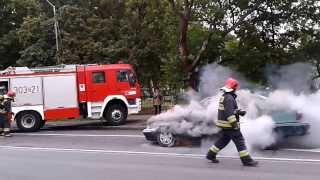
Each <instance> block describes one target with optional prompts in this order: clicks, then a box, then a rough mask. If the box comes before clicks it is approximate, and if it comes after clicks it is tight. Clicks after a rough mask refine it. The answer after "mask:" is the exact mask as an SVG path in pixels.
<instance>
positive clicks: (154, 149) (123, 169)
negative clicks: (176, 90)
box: [0, 127, 320, 180]
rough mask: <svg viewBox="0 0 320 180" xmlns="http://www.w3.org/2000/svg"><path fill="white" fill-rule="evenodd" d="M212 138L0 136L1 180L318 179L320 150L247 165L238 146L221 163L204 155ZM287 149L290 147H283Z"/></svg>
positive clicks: (275, 154) (93, 131)
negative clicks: (183, 142)
mask: <svg viewBox="0 0 320 180" xmlns="http://www.w3.org/2000/svg"><path fill="white" fill-rule="evenodd" d="M209 146H210V142H205V143H203V145H202V146H200V147H175V148H162V147H159V146H157V145H154V144H150V143H149V142H148V141H146V140H145V139H144V137H143V135H142V134H141V131H139V130H116V129H101V128H94V127H91V128H85V127H83V129H81V128H77V129H67V128H64V129H61V130H59V129H53V130H51V129H50V128H49V129H46V130H42V131H40V132H36V133H14V136H13V137H11V138H4V137H1V138H0V154H1V155H0V179H1V180H2V179H3V180H21V179H23V180H29V179H30V180H46V179H48V180H51V179H52V180H57V179H76V180H88V179H90V180H106V179H110V180H128V179H130V180H144V179H153V180H157V179H174V180H179V179H183V180H195V179H199V180H200V179H201V180H205V179H210V180H212V179H219V180H223V179H228V180H232V179H237V180H241V179H243V180H251V179H259V180H264V179H266V180H270V179H290V180H295V179H297V180H301V179H303V180H309V179H310V180H315V179H318V178H319V176H320V150H319V151H318V150H317V149H314V150H305V149H281V150H278V151H258V150H251V151H252V152H253V153H252V154H253V156H254V157H255V158H256V159H258V161H259V163H260V164H259V166H258V167H243V166H242V165H241V163H240V160H239V159H238V157H237V152H236V150H235V148H234V146H232V145H231V146H228V147H227V148H226V149H225V150H224V151H222V152H221V154H220V157H219V159H220V163H219V164H213V163H210V162H208V161H206V160H205V158H204V154H205V153H206V151H207V148H208V147H209ZM284 148H285V147H284Z"/></svg>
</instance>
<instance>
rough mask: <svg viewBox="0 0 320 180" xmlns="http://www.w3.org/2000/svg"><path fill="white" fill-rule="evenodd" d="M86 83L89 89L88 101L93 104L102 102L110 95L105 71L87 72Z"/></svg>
mask: <svg viewBox="0 0 320 180" xmlns="http://www.w3.org/2000/svg"><path fill="white" fill-rule="evenodd" d="M86 82H87V87H88V90H87V92H88V94H87V97H88V100H89V101H91V102H101V101H104V99H105V98H106V97H107V96H108V94H109V88H108V83H111V82H109V81H108V80H107V73H106V72H105V71H93V72H87V76H86Z"/></svg>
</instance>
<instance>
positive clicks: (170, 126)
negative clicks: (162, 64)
mask: <svg viewBox="0 0 320 180" xmlns="http://www.w3.org/2000/svg"><path fill="white" fill-rule="evenodd" d="M245 93H247V95H248V92H245ZM249 94H250V96H246V97H248V99H247V100H243V102H245V104H242V105H241V104H240V107H241V106H242V107H245V109H247V108H249V109H252V107H254V110H250V111H249V113H248V116H252V114H253V113H252V112H254V114H255V115H254V116H253V117H251V119H258V118H259V117H262V116H268V117H270V118H269V119H270V121H271V119H272V125H271V126H268V128H267V129H266V128H264V129H262V130H266V134H270V135H271V134H272V136H274V135H275V136H276V137H275V138H276V140H275V141H269V144H265V145H263V146H262V147H263V148H266V147H268V146H271V145H274V144H276V143H277V142H280V141H282V140H283V139H284V138H286V137H290V136H303V135H305V134H307V133H308V130H309V127H310V125H309V124H308V123H305V122H303V115H302V114H301V113H298V112H295V111H290V110H282V109H277V108H274V107H273V108H267V107H266V106H268V104H267V97H266V96H264V95H261V94H252V93H249ZM218 97H219V96H214V97H210V98H206V99H204V100H202V101H200V102H199V103H197V102H196V101H191V103H190V104H189V105H188V106H176V107H174V108H173V109H172V110H171V111H169V112H166V113H164V114H160V115H158V116H153V117H151V118H150V119H149V120H148V125H147V128H146V129H144V130H143V134H144V136H145V138H146V139H147V140H149V141H152V142H154V143H157V144H159V145H160V146H163V147H172V146H175V145H176V144H177V142H181V141H185V140H191V142H200V140H201V139H203V138H214V137H215V136H216V134H217V132H219V129H218V128H217V127H216V126H215V123H214V119H212V118H211V117H216V114H215V113H216V112H215V111H212V109H217V107H216V105H217V104H218V103H216V102H218V101H217V100H218V99H217V98H218ZM253 99H254V101H253ZM269 107H272V106H269ZM208 110H210V111H208ZM250 113H251V115H250ZM240 123H241V124H245V123H246V122H240ZM269 124H270V123H269ZM241 126H242V125H241ZM258 131H260V130H259V129H258Z"/></svg>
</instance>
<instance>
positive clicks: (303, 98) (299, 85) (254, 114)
mask: <svg viewBox="0 0 320 180" xmlns="http://www.w3.org/2000/svg"><path fill="white" fill-rule="evenodd" d="M269 72H271V73H272V74H268V76H269V77H270V78H269V83H270V84H271V85H272V87H273V88H274V87H277V88H279V89H278V90H273V92H270V93H264V91H262V92H259V91H255V92H251V90H246V89H242V90H239V91H238V92H237V95H238V98H237V101H238V105H239V108H241V109H244V110H246V111H247V114H246V116H245V117H243V118H241V120H240V123H241V131H242V133H243V135H244V137H245V139H246V143H247V145H248V146H249V148H250V147H259V148H264V147H267V146H269V145H271V144H273V143H274V142H275V141H276V134H275V133H274V131H273V130H274V128H275V126H276V123H275V120H274V119H272V116H270V112H274V111H279V112H289V113H291V114H295V113H301V114H302V117H303V118H302V120H301V122H305V123H309V124H310V127H311V129H310V134H308V135H306V136H301V137H296V136H295V137H292V138H289V139H285V141H286V142H288V143H291V144H295V145H299V146H304V147H306V146H307V147H319V146H320V138H318V137H320V131H319V130H318V129H319V128H320V117H319V116H320V115H319V114H320V92H319V91H316V92H315V93H313V94H311V93H310V92H311V91H310V83H311V81H310V80H311V78H310V74H312V67H311V66H310V65H309V64H301V63H298V64H293V65H289V66H283V67H280V68H278V67H277V68H276V70H272V71H270V68H269ZM229 77H234V78H236V79H239V80H240V84H241V87H249V86H250V85H248V83H247V82H246V81H245V80H244V78H242V77H241V76H240V75H239V74H237V73H234V72H233V71H231V70H230V69H228V68H225V67H222V66H219V65H217V64H212V65H208V66H206V67H205V68H203V71H202V73H201V83H200V92H199V93H196V92H194V91H188V93H187V94H188V96H189V99H190V103H189V104H187V105H177V106H175V107H174V108H173V109H171V110H169V111H167V112H164V113H162V114H160V115H157V116H153V117H151V118H150V119H149V120H148V126H149V127H169V129H170V131H172V132H174V133H178V134H188V135H190V136H193V137H199V136H202V135H211V134H216V133H217V132H219V129H218V128H216V127H215V126H214V121H215V120H216V118H217V109H218V100H219V98H220V96H221V94H220V93H219V89H220V88H221V87H222V86H223V84H224V81H225V80H226V79H227V78H229ZM205 97H208V98H205ZM318 132H319V133H318Z"/></svg>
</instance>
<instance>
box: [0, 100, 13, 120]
mask: <svg viewBox="0 0 320 180" xmlns="http://www.w3.org/2000/svg"><path fill="white" fill-rule="evenodd" d="M10 112H11V102H10V100H8V99H5V100H4V101H2V102H0V116H2V117H7V114H8V113H10Z"/></svg>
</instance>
